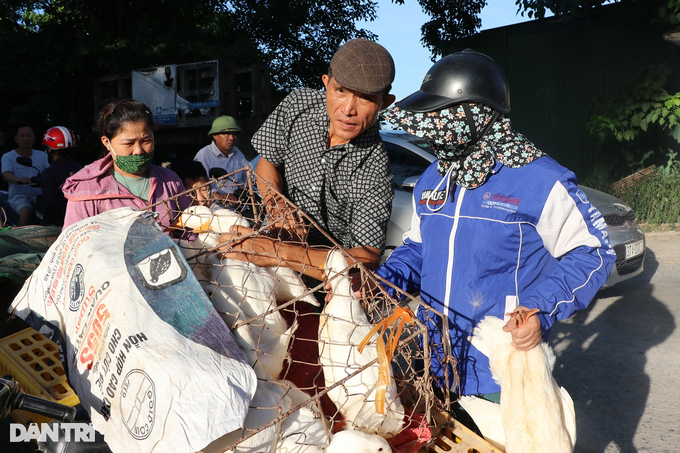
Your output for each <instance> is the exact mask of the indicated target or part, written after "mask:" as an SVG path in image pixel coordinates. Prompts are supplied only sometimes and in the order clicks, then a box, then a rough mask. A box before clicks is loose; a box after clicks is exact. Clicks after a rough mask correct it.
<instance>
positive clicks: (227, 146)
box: [213, 132, 236, 156]
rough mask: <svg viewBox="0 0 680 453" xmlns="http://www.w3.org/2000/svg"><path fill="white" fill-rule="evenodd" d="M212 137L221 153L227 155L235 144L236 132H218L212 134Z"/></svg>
mask: <svg viewBox="0 0 680 453" xmlns="http://www.w3.org/2000/svg"><path fill="white" fill-rule="evenodd" d="M213 139H214V140H215V145H216V146H217V148H218V149H219V150H220V151H222V154H224V155H225V156H228V155H229V153H230V152H231V150H232V149H234V145H235V144H236V133H234V132H220V133H218V134H213Z"/></svg>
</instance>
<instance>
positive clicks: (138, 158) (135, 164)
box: [109, 142, 153, 175]
mask: <svg viewBox="0 0 680 453" xmlns="http://www.w3.org/2000/svg"><path fill="white" fill-rule="evenodd" d="M109 146H111V145H110V142H109ZM111 151H113V155H114V156H115V157H114V158H113V161H114V162H115V163H116V166H117V167H118V168H120V169H121V170H123V171H124V172H126V173H131V174H133V175H142V174H144V173H145V172H146V170H148V168H149V165H151V161H152V160H153V151H151V152H150V153H144V154H131V155H129V156H119V155H118V154H116V152H115V151H114V150H113V146H111Z"/></svg>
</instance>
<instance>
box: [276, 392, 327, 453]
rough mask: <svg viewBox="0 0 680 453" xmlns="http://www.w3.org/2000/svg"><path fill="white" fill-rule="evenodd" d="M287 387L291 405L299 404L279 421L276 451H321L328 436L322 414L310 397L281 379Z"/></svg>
mask: <svg viewBox="0 0 680 453" xmlns="http://www.w3.org/2000/svg"><path fill="white" fill-rule="evenodd" d="M282 382H283V383H284V384H285V385H287V386H288V387H289V390H288V392H287V394H286V396H288V397H289V398H290V400H291V404H292V406H293V407H297V406H299V405H301V404H305V403H308V404H306V405H305V406H302V407H301V408H300V409H299V410H297V411H295V412H293V413H292V414H291V415H289V416H288V417H286V418H285V419H284V420H283V421H282V422H281V435H280V439H279V441H278V443H277V444H276V453H293V452H295V453H322V452H323V451H325V449H326V447H328V436H329V435H330V434H329V433H327V432H326V428H325V427H324V424H323V421H322V417H323V415H322V414H321V413H320V412H319V411H318V409H317V408H316V407H315V406H314V404H313V403H311V398H310V396H309V395H307V394H306V393H305V392H303V391H302V390H300V389H299V388H297V387H296V386H295V384H293V383H292V382H290V381H282Z"/></svg>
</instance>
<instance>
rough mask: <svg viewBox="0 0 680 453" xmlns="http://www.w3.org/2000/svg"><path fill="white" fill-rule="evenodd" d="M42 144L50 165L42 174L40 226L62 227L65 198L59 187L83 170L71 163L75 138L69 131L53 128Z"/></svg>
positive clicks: (59, 127)
mask: <svg viewBox="0 0 680 453" xmlns="http://www.w3.org/2000/svg"><path fill="white" fill-rule="evenodd" d="M42 144H43V145H44V146H45V152H47V155H48V157H49V160H50V164H51V165H50V167H49V168H48V169H46V170H45V171H43V172H42V187H43V196H44V197H45V204H46V206H45V214H44V216H43V220H42V224H43V225H55V226H63V225H64V216H65V215H66V198H64V192H62V190H61V186H62V185H63V184H64V181H66V178H68V177H70V176H72V175H74V174H75V173H77V172H78V171H79V170H80V169H82V168H83V167H82V165H80V164H78V163H76V162H74V161H73V148H74V147H75V146H76V136H75V134H74V133H73V131H72V130H70V129H67V128H65V127H62V126H54V127H51V128H49V129H48V130H47V132H45V135H44V136H43V140H42Z"/></svg>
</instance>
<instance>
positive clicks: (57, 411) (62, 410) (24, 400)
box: [13, 392, 76, 422]
mask: <svg viewBox="0 0 680 453" xmlns="http://www.w3.org/2000/svg"><path fill="white" fill-rule="evenodd" d="M13 407H14V409H21V410H24V411H28V412H33V413H34V414H38V415H44V416H45V417H50V418H56V419H57V420H61V421H64V422H71V421H73V419H74V418H75V416H76V408H75V407H70V406H65V405H63V404H59V403H55V402H53V401H48V400H46V399H43V398H38V397H37V396H33V395H28V394H26V393H23V392H22V393H21V394H19V395H18V396H17V398H16V400H15V402H14V404H13Z"/></svg>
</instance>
